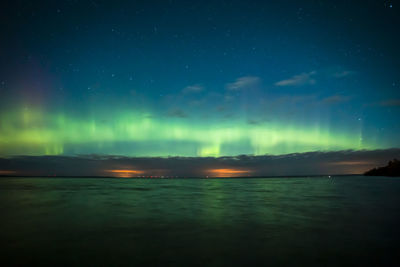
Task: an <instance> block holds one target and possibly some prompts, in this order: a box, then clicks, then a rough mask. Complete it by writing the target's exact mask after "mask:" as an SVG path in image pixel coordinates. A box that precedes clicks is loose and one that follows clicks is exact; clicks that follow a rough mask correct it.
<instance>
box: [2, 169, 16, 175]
mask: <svg viewBox="0 0 400 267" xmlns="http://www.w3.org/2000/svg"><path fill="white" fill-rule="evenodd" d="M16 173H17V172H16V171H7V170H0V175H10V174H16Z"/></svg>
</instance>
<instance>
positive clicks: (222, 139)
mask: <svg viewBox="0 0 400 267" xmlns="http://www.w3.org/2000/svg"><path fill="white" fill-rule="evenodd" d="M109 116H110V117H112V120H107V121H104V120H102V119H101V118H95V117H91V118H90V119H87V118H85V117H84V118H79V117H73V116H67V115H64V114H63V113H46V112H42V111H40V110H39V109H29V110H24V109H23V110H16V111H13V112H6V113H3V114H1V124H0V136H1V141H0V154H1V155H3V156H8V155H17V154H22V153H23V154H27V155H60V154H84V153H91V152H96V151H101V152H102V153H108V154H122V155H128V156H201V157H205V156H231V155H238V154H254V155H262V154H285V153H294V152H307V151H315V150H344V149H375V148H377V147H378V146H377V145H376V144H368V143H365V142H362V143H360V136H359V134H358V133H357V131H354V132H344V131H343V132H340V131H332V130H325V129H324V128H323V127H320V126H319V125H313V126H312V125H311V126H310V125H300V124H298V125H296V124H294V123H293V124H287V123H285V122H282V121H281V122H280V121H276V122H269V123H268V124H263V125H249V124H247V123H246V122H244V121H238V122H237V121H236V122H234V123H233V122H219V123H215V124H210V123H209V122H201V121H200V122H198V121H190V120H175V119H165V118H162V117H160V118H158V117H156V116H149V113H146V114H143V113H140V112H134V111H132V112H126V111H125V112H115V113H114V114H111V115H109ZM143 144H145V147H144V149H143V146H142V148H141V145H143ZM177 145H178V147H177ZM121 146H123V147H124V148H125V150H121ZM185 147H186V149H185ZM82 148H84V149H83V150H82ZM182 148H184V149H182Z"/></svg>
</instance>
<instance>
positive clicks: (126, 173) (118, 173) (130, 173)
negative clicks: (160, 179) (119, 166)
mask: <svg viewBox="0 0 400 267" xmlns="http://www.w3.org/2000/svg"><path fill="white" fill-rule="evenodd" d="M105 171H106V172H109V173H112V174H113V176H115V177H120V178H130V177H134V176H137V175H139V174H143V173H144V171H139V170H105Z"/></svg>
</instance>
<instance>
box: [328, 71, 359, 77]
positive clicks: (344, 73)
mask: <svg viewBox="0 0 400 267" xmlns="http://www.w3.org/2000/svg"><path fill="white" fill-rule="evenodd" d="M355 73H356V72H355V71H351V70H343V71H337V72H333V73H332V76H333V77H335V78H344V77H347V76H351V75H353V74H355Z"/></svg>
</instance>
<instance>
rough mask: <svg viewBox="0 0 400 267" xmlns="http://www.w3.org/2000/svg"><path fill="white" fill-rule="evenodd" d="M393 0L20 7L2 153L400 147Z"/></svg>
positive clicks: (4, 58) (14, 17)
mask: <svg viewBox="0 0 400 267" xmlns="http://www.w3.org/2000/svg"><path fill="white" fill-rule="evenodd" d="M399 7H400V3H398V2H397V1H265V2H261V1H254V2H250V3H249V2H248V1H201V2H193V1H126V2H123V1H117V2H115V3H114V2H112V1H33V2H32V1H15V2H12V3H11V2H10V3H7V4H3V7H2V8H1V11H0V12H1V14H0V15H1V18H2V19H1V29H2V30H1V33H2V40H3V41H2V44H1V48H0V52H1V53H0V59H1V60H0V82H1V84H0V90H1V91H0V92H1V100H0V102H1V108H0V112H1V113H0V118H1V121H2V122H1V123H0V136H2V139H3V140H5V141H3V143H2V145H1V146H0V154H1V155H16V154H18V155H21V154H23V155H25V154H26V155H43V154H47V155H53V154H57V155H58V154H82V153H83V154H89V153H102V154H122V155H132V156H166V155H177V156H222V155H237V154H256V155H261V154H284V153H292V152H307V151H319V150H324V151H331V150H340V149H356V150H357V149H380V148H391V147H399V146H400V141H399V140H400V138H399V130H400V124H399V123H398V122H399V120H398V118H399V115H400V93H399V92H400V91H399V89H400V54H399V47H400V37H399V34H398V29H399V26H400V17H399Z"/></svg>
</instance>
